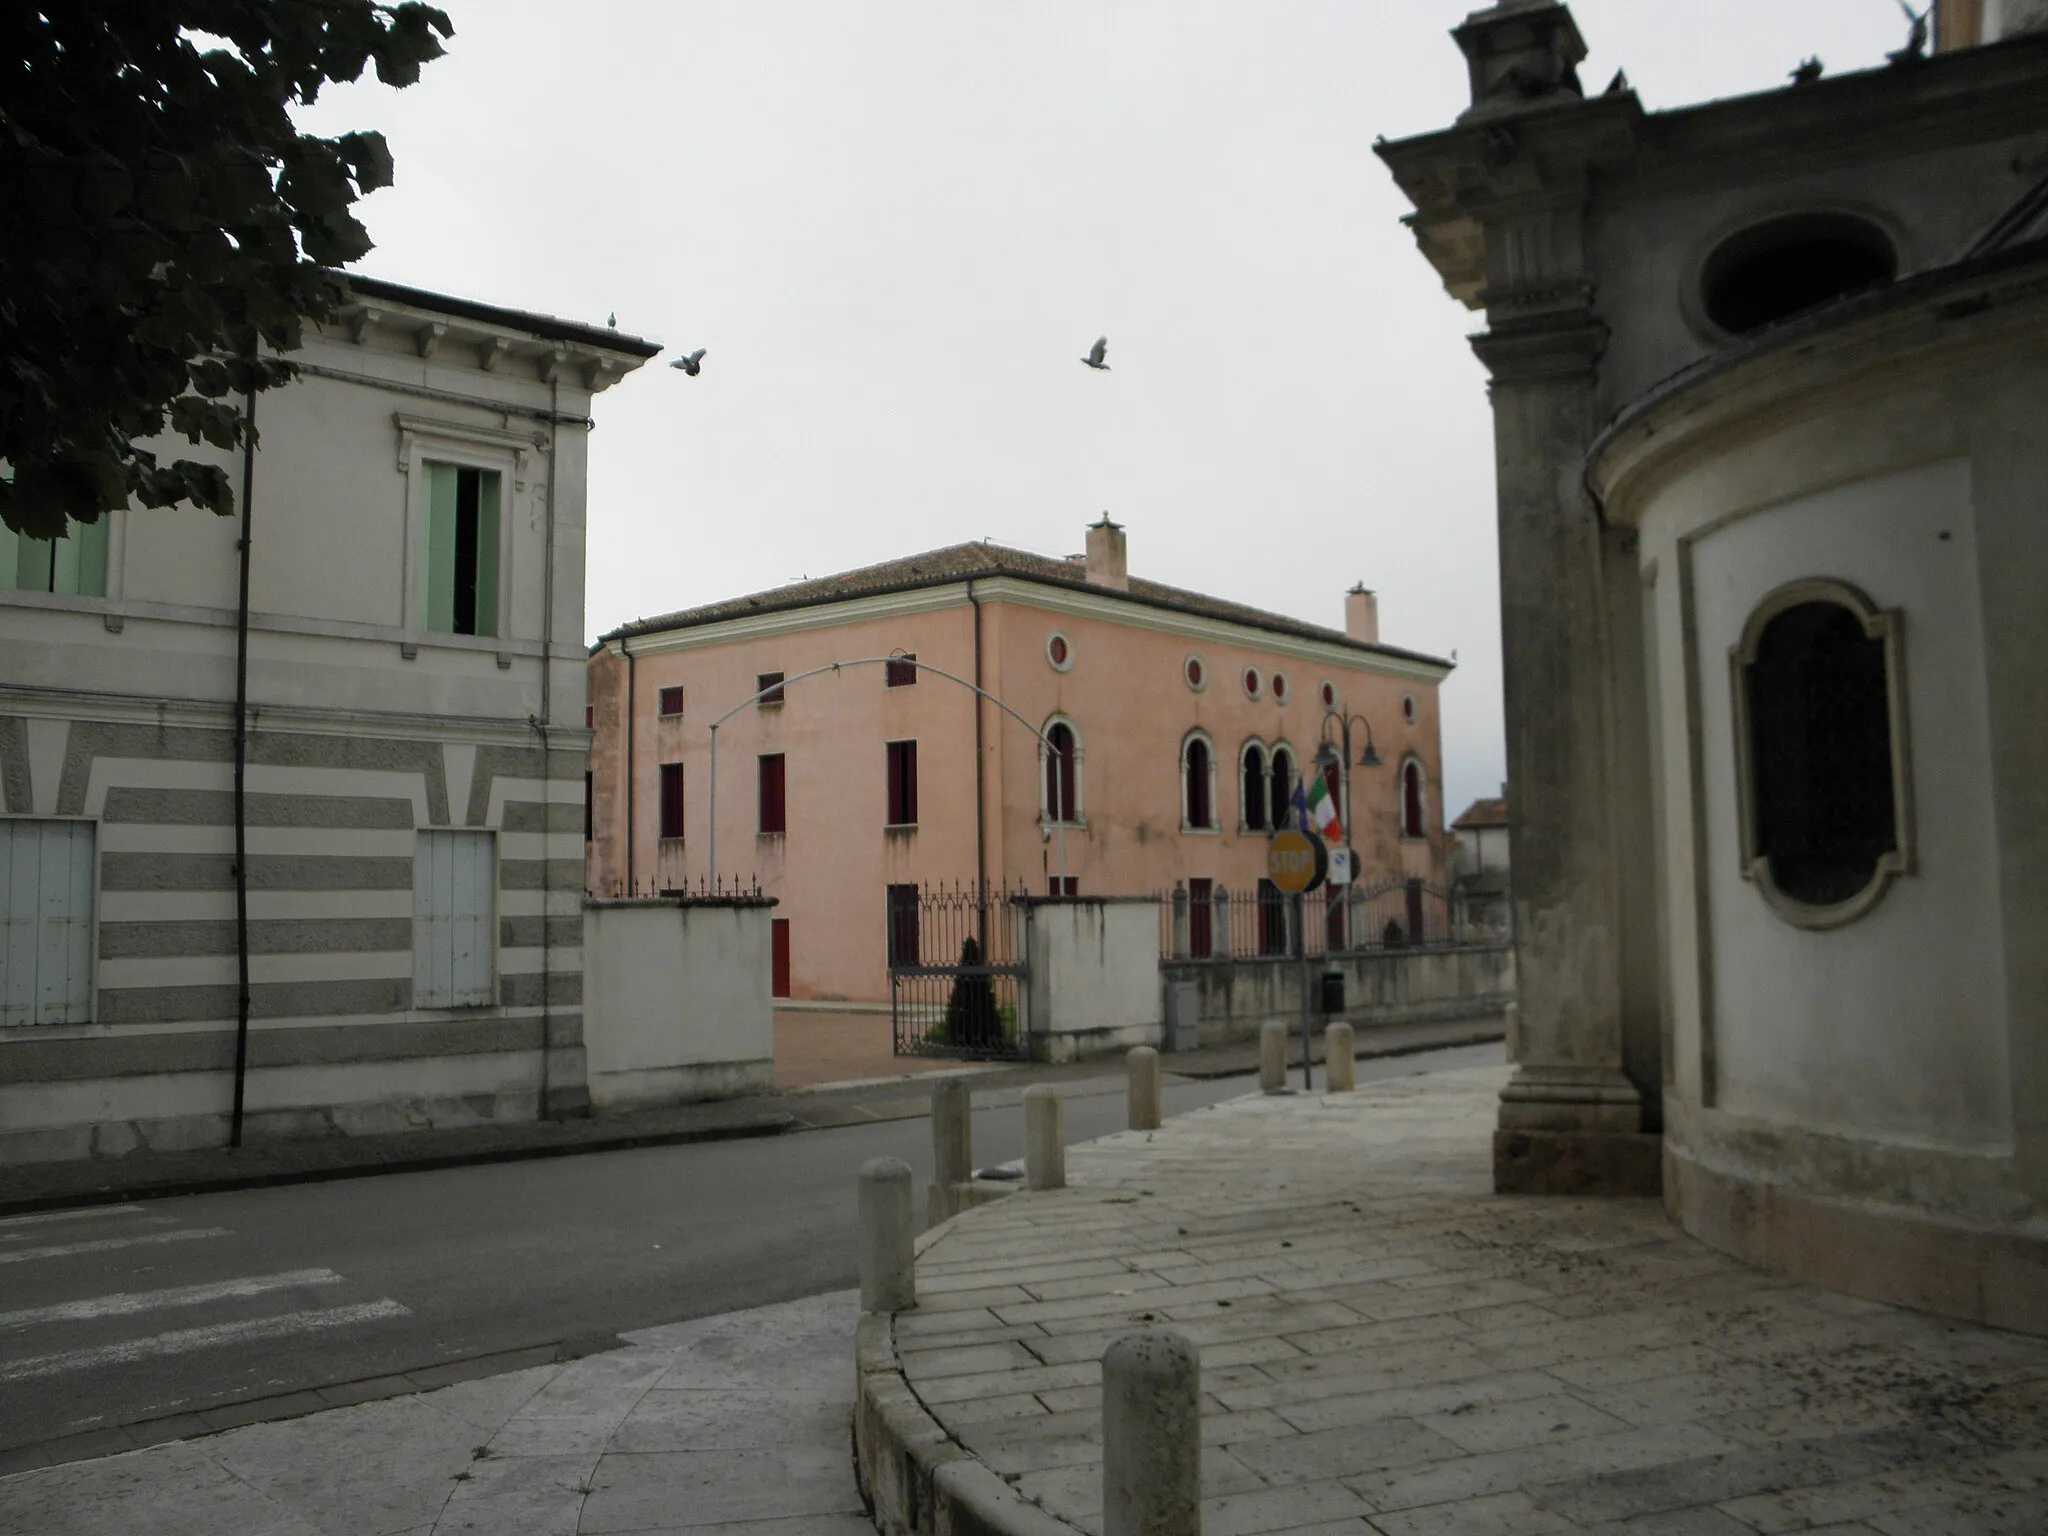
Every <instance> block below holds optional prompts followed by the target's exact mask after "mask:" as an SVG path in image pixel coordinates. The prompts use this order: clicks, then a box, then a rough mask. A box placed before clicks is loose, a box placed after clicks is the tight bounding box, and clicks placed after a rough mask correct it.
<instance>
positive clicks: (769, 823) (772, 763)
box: [760, 752, 789, 832]
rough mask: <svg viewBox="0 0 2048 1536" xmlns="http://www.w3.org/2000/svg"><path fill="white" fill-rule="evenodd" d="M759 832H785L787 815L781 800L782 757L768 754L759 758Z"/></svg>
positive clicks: (787, 823) (778, 753)
mask: <svg viewBox="0 0 2048 1536" xmlns="http://www.w3.org/2000/svg"><path fill="white" fill-rule="evenodd" d="M760 761H761V830H762V831H763V832H787V831H788V830H789V813H788V810H787V808H786V803H785V801H784V799H783V761H784V759H783V755H782V754H781V753H780V752H768V753H764V754H762V756H761V759H760Z"/></svg>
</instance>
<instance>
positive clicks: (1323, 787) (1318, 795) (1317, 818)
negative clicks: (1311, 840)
mask: <svg viewBox="0 0 2048 1536" xmlns="http://www.w3.org/2000/svg"><path fill="white" fill-rule="evenodd" d="M1307 787H1308V793H1307V797H1306V799H1305V800H1304V801H1303V807H1304V818H1305V820H1306V822H1307V825H1306V826H1305V827H1303V829H1302V830H1303V831H1313V832H1315V833H1316V834H1317V835H1318V836H1320V837H1321V838H1322V840H1323V841H1324V842H1326V843H1328V844H1329V845H1330V846H1331V847H1333V848H1334V847H1336V846H1338V845H1339V844H1340V843H1342V842H1343V841H1344V828H1343V826H1342V824H1340V823H1339V822H1338V820H1337V797H1336V796H1335V795H1333V794H1331V793H1330V784H1329V780H1327V779H1325V778H1324V777H1323V776H1322V775H1321V774H1320V773H1318V774H1316V775H1314V776H1313V777H1311V778H1310V779H1309V781H1308V786H1307Z"/></svg>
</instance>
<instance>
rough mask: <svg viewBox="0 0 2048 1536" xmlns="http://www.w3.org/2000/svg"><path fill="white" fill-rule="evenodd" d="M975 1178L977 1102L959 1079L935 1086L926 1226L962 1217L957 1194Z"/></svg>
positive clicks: (925, 1207)
mask: <svg viewBox="0 0 2048 1536" xmlns="http://www.w3.org/2000/svg"><path fill="white" fill-rule="evenodd" d="M973 1177H974V1101H973V1098H972V1097H971V1096H970V1094H969V1092H968V1088H967V1084H966V1083H964V1082H962V1081H961V1080H960V1079H959V1078H957V1077H954V1078H941V1079H940V1080H939V1081H938V1082H936V1083H933V1084H932V1182H931V1188H930V1189H928V1190H927V1191H926V1192H925V1202H924V1210H925V1225H926V1226H928V1227H936V1226H937V1225H938V1224H939V1223H940V1222H942V1221H944V1220H945V1219H946V1218H947V1217H948V1216H953V1215H956V1214H958V1207H957V1204H956V1202H955V1200H954V1194H953V1192H954V1190H955V1189H956V1188H957V1187H958V1186H960V1185H962V1184H965V1183H966V1182H967V1181H968V1180H969V1179H971V1178H973Z"/></svg>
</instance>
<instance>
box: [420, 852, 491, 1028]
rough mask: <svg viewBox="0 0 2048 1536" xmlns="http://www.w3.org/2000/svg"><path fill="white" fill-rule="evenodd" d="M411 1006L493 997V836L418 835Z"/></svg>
mask: <svg viewBox="0 0 2048 1536" xmlns="http://www.w3.org/2000/svg"><path fill="white" fill-rule="evenodd" d="M412 891H413V966H412V971H413V975H412V1001H413V1006H414V1007H415V1008H481V1007H486V1006H488V1005H490V1004H492V1003H495V1002H496V1001H497V1000H498V997H497V971H498V965H497V961H498V935H497V921H498V849H497V835H496V834H495V833H492V832H469V831H434V832H422V833H420V834H419V844H418V846H417V848H416V849H415V850H414V853H413V865H412Z"/></svg>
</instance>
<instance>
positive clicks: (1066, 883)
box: [1045, 875, 1081, 896]
mask: <svg viewBox="0 0 2048 1536" xmlns="http://www.w3.org/2000/svg"><path fill="white" fill-rule="evenodd" d="M1045 885H1046V894H1047V895H1048V896H1078V895H1080V894H1081V877H1080V876H1079V875H1049V876H1047V877H1046V882H1045Z"/></svg>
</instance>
